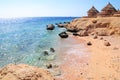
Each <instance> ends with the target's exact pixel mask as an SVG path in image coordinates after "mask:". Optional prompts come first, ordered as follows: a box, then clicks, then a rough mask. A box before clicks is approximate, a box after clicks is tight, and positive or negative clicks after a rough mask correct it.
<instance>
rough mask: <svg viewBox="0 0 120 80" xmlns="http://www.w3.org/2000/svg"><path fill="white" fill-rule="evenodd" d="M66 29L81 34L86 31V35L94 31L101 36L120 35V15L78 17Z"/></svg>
mask: <svg viewBox="0 0 120 80" xmlns="http://www.w3.org/2000/svg"><path fill="white" fill-rule="evenodd" d="M66 29H67V30H68V31H71V32H78V33H79V34H80V35H81V34H82V35H81V36H84V33H85V36H86V34H88V35H90V34H93V33H94V34H97V35H99V36H108V35H120V17H102V18H101V17H98V18H77V19H74V20H73V21H72V22H70V24H69V25H68V26H67V27H66Z"/></svg>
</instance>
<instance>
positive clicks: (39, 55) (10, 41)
mask: <svg viewBox="0 0 120 80" xmlns="http://www.w3.org/2000/svg"><path fill="white" fill-rule="evenodd" d="M74 18H75V17H33V18H13V19H0V67H2V66H4V65H6V64H9V63H13V64H18V63H26V64H30V65H35V66H42V65H44V63H45V62H48V61H50V60H51V61H52V60H55V56H57V51H56V52H55V53H51V52H49V49H50V48H51V47H52V48H55V49H56V48H59V46H58V42H59V40H60V37H59V36H58V34H59V33H60V32H62V31H65V29H64V28H58V27H57V26H55V30H53V31H48V30H46V25H47V24H54V25H55V23H59V22H61V23H63V22H69V21H71V20H73V19H74ZM44 51H48V52H49V56H44V55H43V52H44Z"/></svg>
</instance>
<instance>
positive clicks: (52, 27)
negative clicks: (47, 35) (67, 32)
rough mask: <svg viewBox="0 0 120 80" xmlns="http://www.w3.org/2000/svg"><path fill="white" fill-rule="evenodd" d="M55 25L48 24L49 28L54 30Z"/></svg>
mask: <svg viewBox="0 0 120 80" xmlns="http://www.w3.org/2000/svg"><path fill="white" fill-rule="evenodd" d="M54 29H55V26H54V25H53V24H49V25H47V30H54Z"/></svg>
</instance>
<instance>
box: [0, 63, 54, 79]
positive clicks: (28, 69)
mask: <svg viewBox="0 0 120 80" xmlns="http://www.w3.org/2000/svg"><path fill="white" fill-rule="evenodd" d="M0 80H54V79H53V77H52V76H51V74H50V73H49V72H48V71H46V70H44V69H41V68H38V67H33V66H29V65H26V64H19V65H14V64H10V65H7V66H5V67H4V68H1V69H0Z"/></svg>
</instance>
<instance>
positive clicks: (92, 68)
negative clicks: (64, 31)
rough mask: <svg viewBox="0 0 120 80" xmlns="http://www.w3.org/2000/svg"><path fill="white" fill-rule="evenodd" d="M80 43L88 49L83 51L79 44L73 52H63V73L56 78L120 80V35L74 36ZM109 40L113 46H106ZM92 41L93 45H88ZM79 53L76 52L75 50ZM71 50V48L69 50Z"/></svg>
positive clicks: (66, 79) (59, 79)
mask: <svg viewBox="0 0 120 80" xmlns="http://www.w3.org/2000/svg"><path fill="white" fill-rule="evenodd" d="M73 38H74V39H76V40H77V42H78V44H83V45H84V47H86V51H83V53H82V56H81V55H78V54H81V53H80V51H82V50H81V49H80V48H79V47H78V46H77V47H76V48H75V47H72V48H75V49H74V50H73V51H72V52H68V53H64V54H63V53H62V54H61V55H63V57H62V58H63V62H64V63H62V64H61V65H60V70H61V73H62V74H61V75H60V76H58V77H57V79H56V80H120V76H119V75H120V54H119V52H120V49H119V48H120V45H119V44H118V43H119V41H120V37H118V36H105V37H103V40H100V38H101V36H99V37H98V38H97V39H93V36H88V37H73ZM105 40H107V41H109V42H110V43H111V46H105V45H104V41H105ZM88 41H91V43H92V45H91V46H87V42H88ZM76 50H79V51H77V52H78V53H76V52H75V51H76ZM69 51H71V49H70V50H69Z"/></svg>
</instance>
